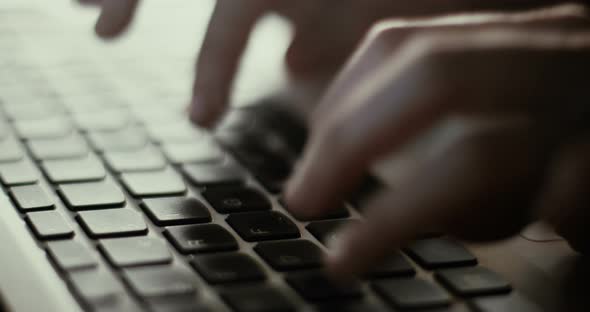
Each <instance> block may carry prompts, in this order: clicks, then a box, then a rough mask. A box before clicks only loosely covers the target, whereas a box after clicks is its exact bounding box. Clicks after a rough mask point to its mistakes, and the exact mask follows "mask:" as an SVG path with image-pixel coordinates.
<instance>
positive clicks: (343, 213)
mask: <svg viewBox="0 0 590 312" xmlns="http://www.w3.org/2000/svg"><path fill="white" fill-rule="evenodd" d="M279 203H281V205H283V207H285V209H287V210H289V207H287V203H286V202H285V200H284V199H283V198H280V199H279ZM292 215H293V216H294V217H295V218H297V219H298V220H300V221H313V220H325V219H341V218H347V217H349V216H350V213H349V212H348V209H346V206H345V205H344V204H340V205H338V206H337V207H334V208H332V209H328V210H327V211H326V213H324V214H322V215H321V216H317V217H314V218H308V217H301V216H298V215H295V214H292Z"/></svg>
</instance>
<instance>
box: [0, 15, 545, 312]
mask: <svg viewBox="0 0 590 312" xmlns="http://www.w3.org/2000/svg"><path fill="white" fill-rule="evenodd" d="M52 6H53V4H52ZM164 7H166V8H169V9H171V8H173V7H174V6H169V5H162V8H164ZM191 13H192V12H191ZM60 14H61V12H60ZM158 15H161V13H159V11H158ZM35 18H37V16H35ZM191 18H192V15H191ZM25 21H29V20H25ZM50 21H51V23H50V24H51V25H53V23H54V20H53V19H52V20H50ZM27 23H28V22H27ZM73 28H76V27H70V26H68V28H67V29H73ZM65 29H66V28H64V29H58V30H59V31H60V32H57V31H54V32H51V34H49V35H47V36H46V34H45V33H39V34H38V35H37V36H34V37H32V39H31V42H34V45H31V46H34V47H37V44H39V42H42V39H43V38H45V37H47V38H48V39H46V42H45V43H46V44H45V45H44V47H45V48H47V49H49V47H53V48H54V49H57V50H59V51H53V50H50V52H51V53H47V55H48V56H51V55H53V54H55V55H66V57H64V60H63V61H61V62H58V63H56V65H55V66H54V65H53V63H51V62H48V63H49V64H45V66H44V71H42V72H38V71H37V69H36V67H35V66H31V65H30V64H29V63H28V62H29V61H30V60H29V59H28V58H27V57H26V56H22V55H27V53H21V52H22V51H25V49H21V50H19V49H17V48H18V45H17V44H16V43H15V42H16V41H10V40H7V39H6V38H4V39H5V40H6V41H2V40H0V45H2V44H3V42H4V43H5V44H4V45H2V46H4V47H5V49H4V50H3V51H6V52H7V53H8V54H7V58H6V59H5V60H8V61H5V62H4V63H3V61H4V60H0V66H3V67H2V68H3V72H2V75H0V182H1V185H2V189H3V191H4V192H6V193H7V194H8V195H9V197H10V198H11V200H12V203H13V205H14V209H16V210H17V211H18V213H19V214H20V216H21V217H22V220H23V223H24V224H26V226H27V227H28V228H29V229H30V233H31V235H32V237H33V238H34V239H35V240H36V241H37V243H38V246H39V248H41V249H42V250H44V251H45V252H46V253H47V256H48V261H50V263H51V264H52V265H53V267H54V268H55V270H56V272H57V274H58V275H59V276H60V277H61V279H62V280H63V283H65V284H66V285H67V286H68V288H69V289H70V291H71V293H72V294H73V296H74V297H75V298H76V299H77V300H78V302H79V304H80V305H81V307H82V308H83V309H84V310H87V311H154V312H159V311H166V312H171V311H179V312H180V311H235V312H283V311H344V312H346V311H368V312H371V311H405V310H416V309H419V310H427V311H457V312H458V311H472V310H473V311H506V310H507V308H510V307H515V309H516V310H514V311H525V310H526V311H529V310H530V311H536V309H535V308H534V306H533V305H532V304H529V303H527V301H526V299H524V298H523V297H522V296H520V295H518V294H517V292H516V291H515V290H511V286H510V284H509V283H508V282H507V281H506V280H504V279H503V278H502V276H500V275H498V274H497V273H495V272H492V271H490V270H488V269H486V268H484V267H483V266H481V265H478V261H477V259H476V258H475V257H474V255H473V254H471V253H470V252H469V250H467V249H466V248H465V247H464V246H462V245H461V244H460V243H459V242H457V241H454V240H452V239H450V238H448V237H445V236H442V235H427V236H425V238H424V239H421V240H419V241H416V242H414V243H411V244H409V245H408V246H406V247H405V248H403V250H397V251H392V254H391V255H390V257H388V258H387V260H386V261H385V262H384V263H382V264H381V265H379V266H376V267H375V268H373V270H371V271H370V272H368V273H367V274H365V276H363V277H362V278H361V279H360V280H358V281H355V282H352V283H349V284H346V285H340V284H336V283H335V282H333V281H332V280H331V279H329V278H328V277H327V276H325V274H324V273H323V271H322V261H321V259H322V256H323V254H324V253H325V252H326V248H325V242H326V241H328V240H330V239H331V237H332V236H333V235H334V233H335V231H336V230H337V229H338V228H339V227H341V226H343V225H345V224H347V223H350V222H362V221H361V220H362V217H361V212H362V205H361V203H362V198H363V197H364V195H366V194H365V193H367V192H369V193H370V190H371V189H372V188H373V187H374V186H375V185H376V184H378V183H377V182H376V181H375V180H371V179H368V180H367V183H365V184H364V185H363V187H362V188H361V190H360V191H359V193H355V194H351V196H350V197H351V198H350V199H349V200H348V201H347V202H345V203H342V204H341V205H339V206H338V207H333V209H332V210H331V211H329V212H328V213H327V214H326V215H325V216H323V217H322V218H317V219H314V220H298V219H297V218H296V217H294V216H292V215H290V214H289V212H288V210H287V209H285V203H284V201H283V200H282V196H281V191H282V189H283V184H284V182H285V180H286V179H287V177H288V176H289V174H290V173H291V169H292V166H293V163H294V162H295V160H296V159H297V155H298V153H299V152H300V150H301V147H302V145H303V143H304V138H305V136H304V134H302V133H301V131H299V130H297V126H296V125H294V122H293V121H290V120H288V119H286V120H285V119H281V118H275V117H276V116H275V115H273V110H272V109H270V108H268V109H266V108H264V109H237V110H235V111H232V112H231V113H230V114H229V115H228V116H227V118H226V121H225V122H224V123H223V124H221V126H220V127H219V131H218V132H217V133H216V134H215V135H214V136H213V135H212V134H210V133H208V132H206V131H203V130H201V129H197V128H195V127H194V126H192V125H191V124H190V123H189V122H188V121H187V119H186V116H185V111H184V107H183V105H179V104H180V103H182V101H183V100H185V99H186V96H181V95H179V93H178V92H176V91H175V90H178V89H180V88H179V86H183V85H182V84H181V83H179V81H176V80H170V79H167V78H170V77H171V75H168V76H166V75H164V77H165V78H166V79H163V78H161V75H162V73H161V72H156V71H150V68H146V67H145V64H146V63H145V62H142V61H141V60H140V61H137V62H134V61H133V58H132V57H129V56H128V57H125V56H122V57H121V58H116V61H113V55H115V54H117V53H119V52H116V53H115V52H111V54H113V55H109V56H110V58H109V59H108V60H107V61H102V62H101V61H100V60H99V61H98V62H97V63H91V62H90V61H89V60H88V59H87V58H89V56H90V55H94V54H97V55H101V54H100V53H95V50H85V51H88V53H87V54H88V55H84V53H69V54H68V53H67V51H66V50H68V49H69V46H67V45H66V46H65V48H64V47H62V46H60V45H58V44H53V40H55V38H57V37H59V36H62V35H61V31H65ZM191 29H193V28H191ZM7 34H10V32H7ZM83 36H84V37H83V38H86V37H87V36H88V34H86V33H84V34H83ZM21 39H22V38H21ZM148 39H149V40H148V41H149V42H152V41H153V40H152V37H151V36H150V37H149V38H148ZM148 41H146V42H148ZM48 42H49V43H50V44H48ZM8 47H10V48H8ZM94 48H96V47H93V49H94ZM178 50H183V49H178ZM187 50H191V49H188V48H187ZM11 51H13V53H10V52H11ZM19 51H20V52H19ZM117 51H120V50H117ZM38 52H39V51H38V50H37V49H36V50H35V53H34V55H42V56H43V55H44V54H43V53H38ZM90 52H92V53H90ZM103 52H104V51H103ZM52 53H53V54H52ZM79 54H81V55H82V56H83V58H80V59H75V58H74V59H72V60H70V59H69V58H73V56H74V55H79ZM137 54H139V52H138V51H133V53H130V55H137ZM48 58H49V59H50V60H51V57H48ZM188 60H191V61H188ZM94 61H96V60H94ZM77 62H79V63H77ZM190 62H192V55H190V56H187V61H186V62H177V63H178V64H176V63H171V64H172V65H174V64H176V65H178V67H179V68H180V67H182V68H184V67H185V63H187V64H188V63H190ZM109 64H110V65H109ZM113 64H114V65H113ZM150 64H152V63H150ZM152 65H154V68H158V69H162V68H163V69H165V70H163V71H162V72H164V73H169V72H175V73H176V69H177V68H174V67H172V68H171V69H170V68H168V67H169V66H170V64H165V65H162V66H158V65H157V64H155V62H153V64H152ZM109 66H110V67H109ZM115 67H116V68H115ZM118 67H121V68H118ZM105 68H106V69H105ZM109 68H110V71H109V70H108V69H109ZM187 68H188V67H187ZM105 72H106V73H107V74H104V73H105ZM112 72H117V73H119V74H120V75H121V76H124V75H125V74H127V75H128V76H127V78H121V77H119V75H115V76H117V77H116V78H117V79H118V80H117V82H112V81H110V80H109V79H107V78H108V77H110V76H112V75H111V74H112ZM46 73H52V74H51V75H48V77H46V76H45V75H46ZM60 77H61V78H60ZM66 78H67V79H66ZM187 79H188V78H187ZM168 80H170V81H168ZM185 80H186V79H183V80H182V81H185ZM138 81H140V83H138ZM119 83H120V84H121V85H119ZM170 89H172V91H171V90H170ZM121 90H126V91H125V92H121ZM130 90H132V91H130ZM122 93H125V94H131V95H130V96H129V97H126V96H120V95H121V94H122ZM135 95H139V98H138V99H136V100H130V98H134V96H135ZM142 95H143V96H142ZM142 99H143V100H142ZM319 195H321V194H318V196H319ZM33 299H34V298H33Z"/></svg>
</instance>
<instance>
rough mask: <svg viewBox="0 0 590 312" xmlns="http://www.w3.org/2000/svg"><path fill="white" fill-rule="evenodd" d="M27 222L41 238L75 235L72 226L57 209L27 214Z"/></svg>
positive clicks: (60, 237) (59, 237)
mask: <svg viewBox="0 0 590 312" xmlns="http://www.w3.org/2000/svg"><path fill="white" fill-rule="evenodd" d="M26 220H27V223H28V224H29V226H30V227H31V229H32V230H33V232H34V233H35V235H36V236H37V237H38V238H39V239H62V238H69V237H72V236H74V230H72V226H71V225H70V224H69V223H68V222H67V221H66V219H64V217H63V216H62V215H61V214H59V213H58V212H57V211H39V212H31V213H29V214H27V218H26Z"/></svg>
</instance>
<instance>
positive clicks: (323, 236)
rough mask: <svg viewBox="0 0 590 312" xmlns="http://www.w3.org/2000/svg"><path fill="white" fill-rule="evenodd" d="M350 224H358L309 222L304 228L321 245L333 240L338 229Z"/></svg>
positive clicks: (343, 221) (330, 221) (348, 222)
mask: <svg viewBox="0 0 590 312" xmlns="http://www.w3.org/2000/svg"><path fill="white" fill-rule="evenodd" d="M350 222H359V221H356V220H327V221H315V222H310V223H309V224H308V225H307V226H306V227H305V228H306V229H307V230H308V231H309V232H310V233H311V234H312V235H313V236H314V237H315V238H316V239H317V240H319V241H320V242H321V243H322V244H324V245H325V244H326V243H327V242H329V241H332V240H335V239H336V236H337V233H338V229H340V228H341V227H343V226H345V225H347V224H350Z"/></svg>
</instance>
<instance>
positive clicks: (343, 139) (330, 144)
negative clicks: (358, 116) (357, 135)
mask: <svg viewBox="0 0 590 312" xmlns="http://www.w3.org/2000/svg"><path fill="white" fill-rule="evenodd" d="M346 124H347V123H346V122H343V121H333V122H329V123H326V124H325V125H324V126H323V127H321V128H320V129H318V130H319V131H318V133H317V136H318V141H319V144H320V145H321V147H322V149H324V150H326V151H329V152H330V153H331V154H334V153H346V151H349V150H351V147H352V145H353V144H354V143H353V140H352V138H351V136H350V135H349V132H350V131H349V129H350V128H349V127H347V126H346ZM341 156H344V155H341Z"/></svg>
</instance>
